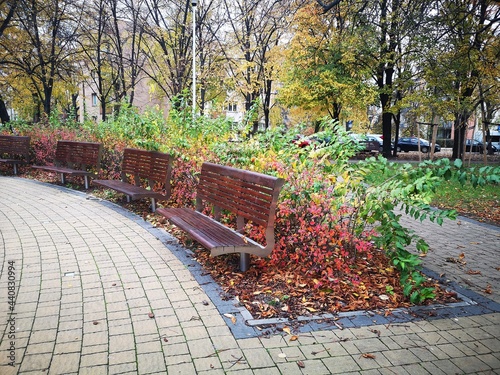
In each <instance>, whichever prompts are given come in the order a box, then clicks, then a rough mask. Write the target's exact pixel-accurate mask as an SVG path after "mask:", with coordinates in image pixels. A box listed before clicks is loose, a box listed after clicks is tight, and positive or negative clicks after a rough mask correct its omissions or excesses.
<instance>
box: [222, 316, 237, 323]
mask: <svg viewBox="0 0 500 375" xmlns="http://www.w3.org/2000/svg"><path fill="white" fill-rule="evenodd" d="M224 316H225V317H226V318H229V319H231V322H232V323H233V324H236V317H235V316H234V315H233V314H224Z"/></svg>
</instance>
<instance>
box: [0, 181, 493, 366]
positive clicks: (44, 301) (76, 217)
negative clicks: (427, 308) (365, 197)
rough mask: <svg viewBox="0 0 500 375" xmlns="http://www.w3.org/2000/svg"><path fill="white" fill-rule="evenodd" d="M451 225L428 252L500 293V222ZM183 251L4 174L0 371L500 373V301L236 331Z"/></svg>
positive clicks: (119, 214) (82, 201)
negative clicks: (375, 320) (295, 330)
mask: <svg viewBox="0 0 500 375" xmlns="http://www.w3.org/2000/svg"><path fill="white" fill-rule="evenodd" d="M453 225H454V226H455V227H458V228H455V227H453ZM451 226H452V227H451V228H452V229H453V232H448V233H450V234H446V235H443V236H444V237H443V239H439V244H438V245H436V246H433V249H432V251H431V253H430V255H429V257H428V258H427V259H426V263H429V267H430V268H433V269H435V270H436V271H439V272H445V273H447V274H449V276H447V277H450V279H453V280H456V281H459V282H462V283H466V284H470V285H471V288H473V289H476V291H477V292H479V293H480V292H481V291H483V290H484V288H485V287H486V286H487V285H491V286H492V294H491V295H487V296H488V297H490V298H492V299H494V300H496V301H498V292H499V289H500V285H499V283H498V276H497V275H498V272H499V271H498V270H496V269H495V267H499V266H500V264H499V256H498V251H499V249H500V246H499V240H500V236H499V235H500V232H499V231H498V229H496V228H489V227H487V226H477V225H475V224H472V223H469V222H467V223H462V225H461V226H458V225H457V224H456V223H455V224H451ZM416 228H417V230H424V229H423V227H422V226H418V225H417V227H416ZM426 228H427V227H426ZM455 229H456V231H455ZM445 230H450V228H447V227H446V228H445ZM425 231H426V232H425V233H426V235H428V236H430V237H432V238H434V236H436V238H438V237H439V236H438V235H437V233H438V232H439V233H442V230H441V229H439V228H438V229H436V227H433V229H425ZM466 233H467V234H468V235H473V236H474V238H477V240H474V241H472V240H471V239H470V238H469V237H466V236H465V234H466ZM464 236H465V237H464ZM473 242H474V243H473ZM475 242H477V244H476V243H475ZM462 246H464V247H463V248H462ZM174 251H178V250H175V249H173V247H171V246H169V247H167V246H165V243H164V241H160V240H159V239H158V237H157V236H155V235H154V233H153V232H151V231H150V230H148V228H147V225H145V224H144V222H142V219H140V218H136V217H134V216H133V215H131V214H129V213H126V212H125V211H124V210H122V209H121V208H118V207H114V206H113V205H110V204H103V202H100V201H99V200H97V199H95V198H93V197H91V196H89V195H86V194H84V193H80V192H75V191H72V190H68V189H65V188H60V187H57V186H54V185H49V184H43V183H39V182H36V181H32V180H28V179H22V178H12V177H3V176H0V267H1V268H0V272H1V276H0V340H1V343H0V374H2V375H3V374H16V373H21V374H137V373H138V374H226V373H227V374H233V373H234V374H239V375H246V374H265V375H274V374H287V375H293V374H315V375H316V374H337V373H338V374H350V373H352V374H358V373H363V374H433V375H437V374H462V373H483V374H492V373H500V339H499V337H500V313H491V314H483V315H474V316H470V317H452V318H444V319H435V320H431V321H424V320H420V321H415V322H407V323H394V324H378V325H377V324H374V325H371V326H366V327H361V328H349V329H344V330H339V329H331V330H316V331H310V332H306V333H299V334H298V340H294V341H291V340H290V337H289V336H288V335H287V334H286V333H285V332H283V333H282V334H278V335H270V336H269V335H266V336H264V335H260V336H253V337H249V338H236V337H235V336H234V335H233V333H232V328H231V324H232V323H231V322H230V319H228V318H227V317H225V316H224V315H223V314H221V313H220V312H219V310H218V309H217V308H216V306H214V304H213V303H212V301H211V300H210V298H209V296H208V295H207V294H206V292H205V291H204V289H203V288H202V287H201V286H200V284H199V283H198V282H197V281H196V280H195V279H194V278H193V276H192V273H191V272H190V270H189V269H188V267H186V266H185V265H184V264H183V263H182V262H181V261H180V260H179V259H178V258H177V257H176V256H175V255H174V254H173V252H174ZM459 252H464V254H465V260H466V261H467V265H466V266H463V265H462V266H460V267H459V265H457V264H455V263H447V262H445V258H446V257H457V256H458V253H459ZM9 267H10V273H9ZM464 267H466V268H464ZM468 268H470V269H472V270H476V271H481V275H477V276H479V277H476V276H472V275H469V274H467V273H465V271H466V270H467V269H468ZM464 280H465V281H464ZM9 281H10V282H11V283H10V284H9ZM13 293H15V297H16V298H15V300H14V298H12V299H9V295H10V296H12V295H13ZM9 302H10V303H9ZM9 336H10V338H9ZM12 365H13V366H12Z"/></svg>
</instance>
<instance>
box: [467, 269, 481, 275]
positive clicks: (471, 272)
mask: <svg viewBox="0 0 500 375" xmlns="http://www.w3.org/2000/svg"><path fill="white" fill-rule="evenodd" d="M467 274H468V275H481V271H473V270H468V271H467Z"/></svg>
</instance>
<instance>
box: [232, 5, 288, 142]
mask: <svg viewBox="0 0 500 375" xmlns="http://www.w3.org/2000/svg"><path fill="white" fill-rule="evenodd" d="M224 4H225V7H226V10H227V13H228V14H229V15H230V19H229V22H230V29H231V35H229V36H228V39H227V41H226V43H227V45H228V46H232V48H229V47H228V48H227V49H226V51H225V53H226V56H227V57H228V60H229V65H228V72H229V75H230V76H231V77H232V79H233V84H234V88H235V90H236V91H238V92H239V93H240V94H241V96H242V97H243V98H244V99H245V100H244V101H245V111H246V112H247V113H248V112H249V111H250V110H251V109H252V107H254V106H255V105H257V104H258V102H259V99H261V98H262V99H263V103H264V108H265V113H267V117H266V119H265V126H268V125H269V105H270V101H271V95H272V92H273V91H272V90H273V88H272V84H273V80H274V76H273V74H272V73H273V72H272V71H273V67H272V66H271V65H270V64H269V62H270V51H271V50H272V49H273V48H274V47H276V46H277V45H278V43H279V40H280V38H281V36H282V35H283V32H284V30H285V29H284V26H285V25H286V22H285V21H286V20H287V15H289V13H290V12H291V11H292V10H293V5H294V2H293V1H276V0H275V1H270V2H269V1H263V0H236V1H228V0H224ZM261 94H262V97H261ZM257 130H258V120H257V119H256V118H254V119H252V132H254V133H255V132H256V131H257Z"/></svg>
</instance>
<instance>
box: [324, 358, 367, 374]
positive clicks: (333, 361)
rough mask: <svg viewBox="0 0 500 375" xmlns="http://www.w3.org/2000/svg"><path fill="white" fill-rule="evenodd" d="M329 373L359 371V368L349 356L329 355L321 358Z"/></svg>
mask: <svg viewBox="0 0 500 375" xmlns="http://www.w3.org/2000/svg"><path fill="white" fill-rule="evenodd" d="M322 361H323V364H324V365H325V367H326V368H327V369H328V371H330V373H331V374H345V373H347V372H349V371H360V370H361V368H360V367H359V365H358V364H357V363H356V361H355V360H354V359H353V358H352V357H351V356H340V357H329V358H323V359H322Z"/></svg>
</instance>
